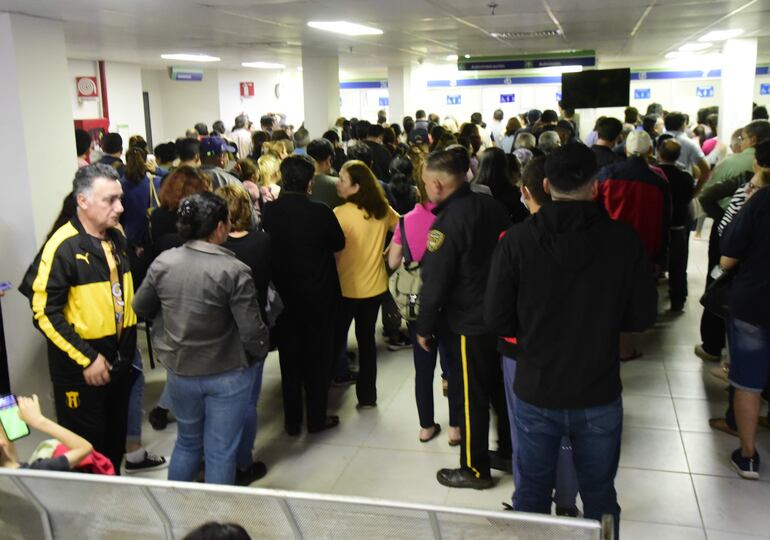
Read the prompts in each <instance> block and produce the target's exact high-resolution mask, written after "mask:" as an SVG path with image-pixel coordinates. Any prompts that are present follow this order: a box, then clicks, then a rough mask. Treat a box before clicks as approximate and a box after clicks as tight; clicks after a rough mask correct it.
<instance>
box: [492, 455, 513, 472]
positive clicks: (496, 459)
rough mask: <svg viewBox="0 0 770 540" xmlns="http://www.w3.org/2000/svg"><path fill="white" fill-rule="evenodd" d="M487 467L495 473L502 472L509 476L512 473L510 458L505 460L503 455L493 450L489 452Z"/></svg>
mask: <svg viewBox="0 0 770 540" xmlns="http://www.w3.org/2000/svg"><path fill="white" fill-rule="evenodd" d="M508 456H511V454H508ZM489 467H490V468H492V469H495V470H496V471H503V472H507V473H509V474H511V473H513V462H512V458H511V457H508V458H507V459H506V457H505V456H504V455H503V454H501V453H500V452H498V451H495V450H490V451H489Z"/></svg>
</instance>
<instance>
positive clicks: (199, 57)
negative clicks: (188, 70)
mask: <svg viewBox="0 0 770 540" xmlns="http://www.w3.org/2000/svg"><path fill="white" fill-rule="evenodd" d="M160 57H161V58H163V59H164V60H177V61H179V62H219V60H220V58H219V57H217V56H209V55H208V54H190V53H182V54H161V55H160Z"/></svg>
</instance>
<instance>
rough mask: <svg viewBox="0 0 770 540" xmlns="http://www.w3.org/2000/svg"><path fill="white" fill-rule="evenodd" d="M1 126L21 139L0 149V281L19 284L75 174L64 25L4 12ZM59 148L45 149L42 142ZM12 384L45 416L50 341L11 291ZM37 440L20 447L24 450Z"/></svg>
mask: <svg viewBox="0 0 770 540" xmlns="http://www.w3.org/2000/svg"><path fill="white" fill-rule="evenodd" d="M0 73H3V84H2V85H0V125H2V126H12V127H13V129H14V131H15V132H16V134H17V136H13V137H5V138H4V139H3V144H0V161H2V163H3V164H4V166H5V170H4V174H3V176H2V179H0V189H2V193H3V196H2V197H0V246H2V249H3V257H1V258H0V280H10V281H11V282H12V283H13V284H14V286H18V284H19V281H20V280H21V278H22V276H23V275H24V272H25V270H26V269H27V266H28V265H29V264H30V263H31V262H32V260H33V258H34V256H35V253H36V252H37V249H38V246H39V245H40V244H41V242H42V240H43V239H44V237H45V235H46V233H47V232H48V229H49V228H50V227H51V224H52V223H53V220H54V218H55V217H56V215H58V213H59V209H60V208H61V201H62V200H63V198H64V196H65V194H67V193H68V192H69V191H70V190H71V186H72V184H71V182H72V177H73V174H74V172H75V168H76V155H75V135H74V129H73V118H72V103H71V101H70V84H74V80H72V79H71V76H70V72H69V69H68V66H67V59H66V56H65V46H64V31H63V29H62V25H61V23H59V22H55V21H51V20H45V19H39V18H32V17H26V16H23V15H11V14H8V13H0ZM44 139H45V140H51V141H56V144H50V145H47V146H44V145H43V141H44ZM2 309H3V322H4V325H5V329H4V330H5V337H6V344H7V346H8V361H9V368H10V375H11V386H12V389H13V391H14V392H16V393H19V394H30V393H33V392H34V393H37V394H39V395H40V397H41V399H42V401H43V404H44V411H45V413H46V414H53V409H52V407H51V405H50V400H49V399H48V398H49V397H50V382H49V380H50V379H49V372H48V365H47V361H46V352H45V342H44V340H43V338H42V336H41V334H40V333H39V332H38V331H37V330H35V329H34V327H33V326H32V314H31V311H30V309H29V304H28V303H27V300H26V299H25V298H24V297H22V296H21V294H19V293H18V292H16V291H11V292H10V293H8V294H7V295H6V297H5V298H3V300H2ZM34 440H35V437H28V438H27V439H25V440H24V441H23V446H24V448H23V449H22V451H24V452H26V451H31V448H27V447H28V446H29V444H31V443H32V442H34Z"/></svg>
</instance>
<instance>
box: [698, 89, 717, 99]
mask: <svg viewBox="0 0 770 540" xmlns="http://www.w3.org/2000/svg"><path fill="white" fill-rule="evenodd" d="M695 95H696V96H698V97H701V98H706V97H714V87H713V86H698V87H696V88H695Z"/></svg>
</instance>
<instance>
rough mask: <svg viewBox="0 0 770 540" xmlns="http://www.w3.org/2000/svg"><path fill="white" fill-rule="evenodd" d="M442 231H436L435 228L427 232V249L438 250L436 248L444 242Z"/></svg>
mask: <svg viewBox="0 0 770 540" xmlns="http://www.w3.org/2000/svg"><path fill="white" fill-rule="evenodd" d="M444 238H446V237H445V236H444V233H442V232H441V231H437V230H436V229H433V230H431V231H430V232H429V233H428V251H430V252H431V253H433V252H434V251H438V249H439V248H440V247H441V244H443V243H444Z"/></svg>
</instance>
